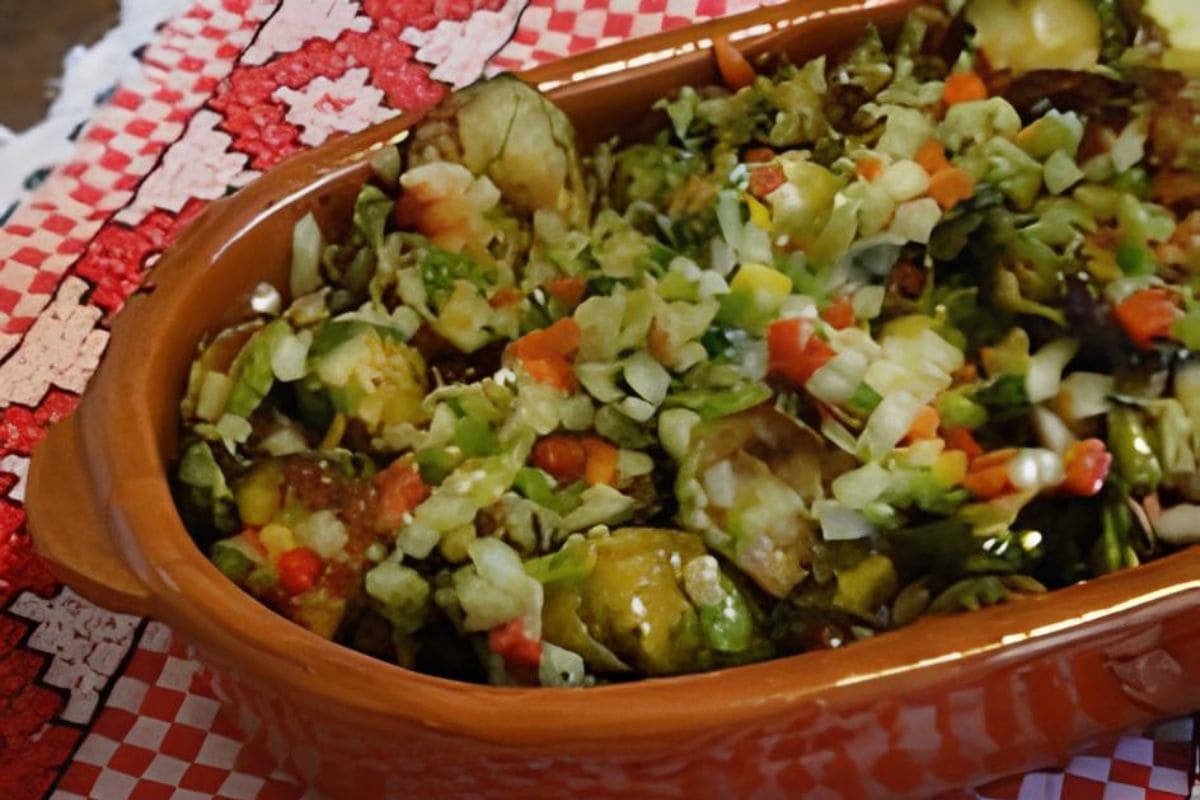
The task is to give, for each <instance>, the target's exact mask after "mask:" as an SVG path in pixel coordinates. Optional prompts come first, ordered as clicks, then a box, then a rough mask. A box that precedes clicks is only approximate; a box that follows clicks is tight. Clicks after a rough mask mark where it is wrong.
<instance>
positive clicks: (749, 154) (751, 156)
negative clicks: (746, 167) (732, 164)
mask: <svg viewBox="0 0 1200 800" xmlns="http://www.w3.org/2000/svg"><path fill="white" fill-rule="evenodd" d="M774 160H775V151H774V150H772V149H771V148H769V147H751V148H750V149H749V150H747V151H746V154H745V155H743V156H742V161H744V162H746V163H747V164H765V163H766V162H768V161H774Z"/></svg>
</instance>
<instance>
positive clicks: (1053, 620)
mask: <svg viewBox="0 0 1200 800" xmlns="http://www.w3.org/2000/svg"><path fill="white" fill-rule="evenodd" d="M851 2H852V0H800V2H793V3H790V4H785V5H783V6H775V7H771V8H766V9H761V10H759V11H755V12H750V13H748V14H745V15H741V16H739V17H734V18H728V19H725V20H720V21H717V22H714V23H709V24H706V25H703V26H700V29H699V31H700V33H701V34H702V35H705V36H712V35H717V34H719V33H729V32H731V31H734V32H736V31H743V32H744V31H747V30H755V31H758V30H761V26H763V25H768V26H778V25H779V24H780V22H781V21H786V24H788V25H793V24H795V25H802V24H804V23H803V21H804V20H805V19H807V18H812V17H813V16H814V15H816V16H822V15H827V14H837V13H843V12H846V10H847V9H848V8H849V6H850V3H851ZM906 4H911V3H910V0H891V1H890V2H887V1H885V2H878V1H877V2H874V3H868V4H867V5H868V7H869V8H870V9H885V10H886V9H887V8H892V9H894V8H895V7H896V6H897V5H906ZM696 38H697V31H695V30H693V31H676V32H673V33H671V34H666V35H661V36H656V37H648V38H647V39H646V40H642V41H639V42H632V43H626V44H623V45H620V46H618V47H616V48H613V49H612V50H610V51H603V52H602V51H597V52H595V53H590V54H588V56H587V57H586V59H585V60H583V61H581V62H580V61H577V62H575V63H572V62H570V61H568V62H565V63H563V64H560V65H558V66H557V67H556V68H543V69H540V70H535V71H533V72H532V73H531V74H530V75H529V76H528V78H529V79H530V80H535V81H540V82H546V81H555V80H564V79H569V77H570V75H571V70H576V71H579V70H578V68H579V67H580V64H582V65H583V69H588V68H591V67H592V66H595V65H596V64H603V63H609V62H612V61H620V60H624V59H627V58H630V57H633V56H634V55H636V54H637V53H639V52H648V51H650V50H652V49H658V50H670V49H671V48H680V47H683V46H685V45H686V43H688V42H692V41H694V40H695V39H696ZM633 77H636V75H633V74H631V73H626V74H625V75H624V76H623V79H626V80H628V79H632V78H633ZM599 80H605V79H604V78H600V79H599ZM567 88H568V90H570V91H576V90H577V89H578V87H574V86H569V85H568V87H567ZM413 119H414V118H413V117H411V116H409V117H402V118H399V119H396V120H392V121H389V122H387V123H384V124H383V125H381V126H378V127H376V128H373V129H371V130H369V131H366V132H364V133H362V134H358V135H355V136H350V137H346V138H344V139H341V140H339V141H336V142H333V143H331V144H328V145H326V146H324V147H321V148H318V149H317V150H314V151H311V152H309V153H306V154H303V155H300V156H298V157H295V158H293V159H291V160H289V161H288V162H286V163H285V164H283V165H282V166H280V167H279V168H277V169H276V170H274V171H273V172H272V173H271V174H270V175H269V176H267V177H266V178H262V179H259V180H258V181H255V182H254V183H252V184H251V185H250V186H248V187H247V188H245V189H243V190H242V191H240V192H239V193H238V194H236V195H234V196H232V197H230V198H227V199H224V200H221V201H219V202H216V203H214V204H213V205H212V206H211V207H210V208H209V209H208V210H207V211H206V212H205V213H204V214H203V215H202V217H201V219H200V220H198V221H197V222H196V223H194V224H193V226H192V227H191V228H190V229H189V230H188V231H187V232H186V233H185V234H184V236H183V237H182V238H181V240H180V241H179V242H178V243H177V244H176V245H175V246H174V247H173V248H172V249H171V251H170V252H169V253H168V254H167V255H166V256H165V257H164V258H163V260H162V263H161V264H160V265H159V266H158V267H157V268H156V270H155V273H154V275H153V284H154V286H153V291H152V293H150V295H149V296H138V297H135V298H133V299H132V300H131V301H130V303H129V305H128V307H127V308H126V310H125V311H124V312H122V314H121V315H119V316H118V318H117V319H116V321H115V324H114V330H113V336H112V341H111V345H110V348H109V352H108V355H107V357H106V360H105V363H104V365H103V366H102V368H101V370H100V372H99V373H98V376H97V378H96V380H95V382H94V385H93V386H92V387H91V389H90V390H89V392H88V394H87V395H86V396H85V398H84V401H83V403H82V405H81V408H80V411H79V413H78V414H77V415H76V416H75V417H73V418H71V419H70V420H68V421H67V422H66V423H64V424H63V425H61V426H60V429H59V430H56V431H54V432H53V433H52V434H51V438H52V439H54V438H55V437H56V436H57V439H56V444H55V445H48V446H47V448H46V454H45V455H44V456H43V457H42V458H40V459H39V458H38V457H36V456H35V459H34V469H33V473H34V474H33V476H32V477H31V492H30V502H29V508H30V518H31V527H32V528H33V530H34V536H35V541H36V542H37V544H38V546H39V548H40V549H42V550H43V551H46V552H48V553H49V557H50V559H51V561H52V562H55V563H56V564H57V565H58V566H59V568H60V569H61V570H62V571H63V572H64V573H65V574H69V575H71V576H72V579H73V580H72V582H78V583H79V584H81V585H86V586H88V587H89V588H90V589H91V590H92V591H91V594H93V595H94V596H96V597H97V599H99V600H101V601H102V602H104V601H106V600H107V601H109V602H110V603H111V604H112V605H115V606H124V607H126V608H129V609H131V610H136V611H139V612H143V613H148V614H150V615H152V616H155V617H157V618H160V619H162V620H164V621H165V622H167V623H168V624H170V625H172V626H173V627H175V628H177V629H178V630H179V631H181V632H182V633H183V634H184V636H185V638H186V639H187V640H188V641H189V642H190V643H192V644H194V645H195V646H196V647H197V648H198V649H199V650H200V651H201V652H202V653H206V654H217V655H219V656H220V657H221V658H222V659H225V660H226V661H228V662H229V663H232V664H234V665H236V666H237V668H239V669H242V670H245V671H247V672H251V673H256V674H258V675H259V676H260V677H262V678H263V679H264V680H267V681H271V682H274V683H275V684H277V685H278V686H279V687H280V690H281V693H282V694H285V696H286V694H287V693H289V692H295V693H296V694H297V695H307V696H309V697H314V696H315V697H316V698H317V699H318V700H319V701H320V702H322V703H323V704H324V705H325V706H326V707H327V708H328V710H329V713H330V714H334V715H336V714H338V713H339V710H340V709H347V712H346V713H347V715H350V714H356V715H357V714H361V713H366V714H368V715H370V714H375V715H379V716H386V717H397V716H398V717H405V718H409V719H412V720H414V721H416V722H419V723H421V724H423V725H424V726H426V727H428V728H431V729H436V730H440V731H442V732H444V733H447V734H453V735H461V736H466V737H470V738H473V739H477V740H481V741H490V742H495V743H499V744H502V745H508V746H514V747H534V746H536V747H537V748H539V751H540V752H544V753H546V754H547V755H550V754H553V753H555V752H556V751H559V750H560V749H562V748H567V747H570V748H574V750H575V751H576V752H578V751H579V750H580V749H581V748H583V749H587V748H592V747H595V748H604V747H610V746H611V745H612V744H613V743H614V742H625V743H629V742H631V741H635V740H638V739H653V738H658V737H663V736H671V735H673V734H680V733H682V732H684V731H691V732H695V731H697V730H700V731H703V730H708V729H713V730H715V729H717V728H720V727H724V726H730V725H735V724H738V723H743V722H748V721H760V722H766V721H769V720H771V719H772V718H774V717H776V716H777V715H778V714H779V713H780V711H781V710H785V709H791V708H795V707H797V706H798V705H800V704H805V703H809V704H817V705H820V706H821V707H824V708H839V707H840V708H850V707H859V706H862V705H864V704H869V703H872V702H875V701H878V700H881V699H884V698H886V696H887V695H888V694H889V693H890V692H891V691H894V690H895V687H896V686H897V685H898V684H897V683H895V681H896V680H901V679H902V680H903V681H904V683H903V686H904V690H905V691H915V690H916V689H918V688H919V687H921V686H927V685H931V684H933V683H935V682H938V681H942V680H945V679H946V676H947V674H948V673H953V674H954V675H956V676H959V677H964V676H968V675H970V674H973V673H977V672H978V671H980V670H983V669H985V668H991V667H994V666H995V665H996V664H997V662H998V661H1004V662H1011V661H1021V660H1025V659H1029V658H1032V657H1033V656H1035V655H1036V654H1039V653H1042V652H1044V651H1045V650H1046V649H1048V648H1056V647H1061V646H1063V645H1065V644H1066V643H1068V642H1069V641H1073V640H1076V639H1079V638H1085V637H1090V636H1094V635H1097V628H1098V627H1099V626H1101V625H1102V624H1105V623H1108V624H1111V619H1112V617H1113V616H1114V615H1117V614H1122V615H1129V621H1130V622H1131V623H1133V622H1136V620H1137V619H1139V618H1142V617H1143V616H1144V615H1148V614H1151V613H1155V614H1157V613H1161V612H1162V610H1163V608H1164V607H1170V608H1177V607H1183V606H1185V605H1194V604H1196V602H1197V599H1196V598H1197V597H1200V550H1198V549H1196V548H1192V549H1188V550H1184V551H1181V552H1178V553H1176V554H1174V555H1171V556H1168V557H1166V558H1163V559H1160V560H1158V561H1155V562H1152V563H1150V564H1147V565H1145V566H1142V567H1138V568H1136V569H1133V570H1128V571H1125V572H1122V573H1118V574H1115V575H1111V576H1106V577H1104V578H1100V579H1098V580H1094V581H1090V582H1087V583H1083V584H1079V585H1076V586H1072V587H1069V588H1066V589H1061V590H1058V591H1056V592H1053V593H1051V594H1050V595H1047V596H1045V597H1036V598H1032V599H1029V600H1025V601H1022V602H1014V603H1011V604H1007V605H1002V606H998V607H994V608H991V609H985V610H982V611H977V612H971V613H970V614H969V615H964V616H952V617H940V618H930V619H925V620H922V621H921V622H919V623H918V624H916V625H914V626H911V627H909V628H906V629H903V630H900V631H897V632H892V633H887V634H883V635H881V636H878V637H875V638H873V639H869V640H866V641H863V642H859V643H856V644H855V645H853V647H850V648H848V649H844V650H832V651H820V652H812V653H806V654H802V655H798V656H791V657H787V658H781V659H776V660H772V661H767V662H761V663H758V664H752V665H748V666H742V667H736V668H729V669H724V670H719V671H713V672H707V673H699V674H693V675H685V676H679V677H671V678H658V679H651V680H643V681H637V682H632V683H627V684H614V685H609V686H603V687H596V688H591V689H587V690H583V691H577V690H564V689H542V688H496V687H488V686H477V685H473V684H464V683H459V682H455V681H451V680H447V679H442V678H437V677H433V676H429V675H423V674H418V673H415V672H411V671H408V670H404V669H401V668H399V667H396V666H393V665H389V664H386V663H384V662H381V661H378V660H375V659H373V658H371V657H369V656H366V655H364V654H361V653H358V652H356V651H353V650H351V649H349V648H347V647H342V646H339V645H335V644H332V643H330V642H328V641H326V640H324V639H321V638H320V637H318V636H316V635H314V634H311V633H309V632H308V631H306V630H304V629H302V628H300V627H299V626H296V625H294V624H292V623H291V622H289V621H287V620H286V619H284V618H283V617H280V616H278V615H276V614H275V613H274V612H272V611H270V610H269V609H267V608H266V607H265V606H263V605H260V604H259V603H258V602H256V601H255V600H254V599H253V598H251V597H250V596H249V595H247V594H244V593H243V592H241V591H240V590H238V589H236V587H235V586H234V585H233V584H232V583H230V582H229V581H228V580H227V579H226V578H225V577H224V576H223V575H222V574H221V573H220V572H218V571H217V569H216V568H215V567H213V566H212V564H211V563H210V562H209V561H208V560H207V559H206V558H205V557H204V556H203V555H202V554H201V552H200V551H199V549H198V548H197V547H196V545H195V544H194V543H193V541H192V539H191V538H190V536H189V535H188V533H187V531H186V530H185V529H184V527H183V525H182V523H181V521H180V520H179V518H178V514H177V513H176V511H175V506H174V503H173V501H172V497H171V494H170V490H169V487H168V481H167V474H166V465H165V464H164V462H163V459H162V457H161V453H162V449H163V442H164V441H170V437H171V436H172V434H171V433H170V432H169V431H168V430H166V429H165V428H164V426H166V425H175V424H177V420H175V419H172V420H170V421H168V422H164V421H161V420H157V421H153V424H152V423H151V422H147V421H151V420H153V417H152V413H151V410H150V407H149V403H148V400H147V398H146V392H145V391H144V388H143V387H146V386H149V385H153V384H155V383H161V381H162V380H163V379H162V378H161V377H156V375H161V374H162V372H161V370H164V369H165V370H166V372H167V373H168V374H173V373H172V372H171V369H170V367H171V366H172V365H169V364H165V362H164V358H165V355H164V353H163V349H164V347H163V345H162V343H161V341H160V340H159V339H158V338H156V337H155V335H154V331H155V329H156V327H158V326H160V325H161V322H157V320H162V319H175V318H176V316H175V315H178V314H186V313H187V310H188V309H187V303H188V298H189V296H192V295H193V293H195V292H202V291H203V290H204V283H205V279H206V271H205V269H203V268H201V267H202V266H203V265H207V264H211V263H214V262H216V261H218V260H219V259H220V257H221V254H222V252H223V251H224V250H225V249H226V248H227V247H229V246H230V245H231V243H233V242H234V241H235V240H236V239H238V238H239V237H240V236H241V235H242V231H243V230H244V229H246V228H247V227H250V226H253V225H254V224H255V221H256V220H260V219H262V218H263V217H265V216H266V215H269V214H270V213H272V212H273V211H274V210H278V209H280V208H282V207H284V206H286V205H287V204H288V202H289V199H290V198H292V197H294V196H296V195H297V194H298V193H305V192H311V191H312V190H313V188H314V187H315V186H320V185H322V184H327V183H329V182H333V181H337V180H338V179H339V177H343V176H345V175H346V174H347V172H352V171H354V170H355V169H361V163H362V160H363V158H364V153H366V152H368V151H369V150H370V149H372V148H374V147H377V146H379V145H380V144H382V143H385V142H387V141H390V140H394V139H395V138H396V137H398V136H400V135H402V133H403V131H404V129H405V128H406V127H407V126H408V125H409V124H411V122H412V120H413ZM176 366H177V365H176ZM177 392H178V390H176V394H175V395H172V396H178V395H177ZM156 426H157V427H156ZM117 438H119V439H120V440H121V442H122V444H121V451H122V453H123V459H122V461H121V463H119V464H118V463H115V462H114V459H113V458H112V456H111V450H112V448H111V444H112V443H113V441H115V439H117ZM72 444H81V445H82V448H83V454H84V458H83V459H80V458H79V456H78V451H77V450H75V449H72V448H71V447H70V445H72ZM69 459H73V462H70V463H75V466H73V467H72V466H69ZM80 461H83V462H85V464H82V465H81V464H79V463H78V462H80ZM52 462H53V463H52ZM61 470H74V473H72V474H75V475H77V477H78V478H80V479H81V480H82V481H83V482H85V483H86V484H87V487H86V489H85V491H84V492H83V493H82V494H76V495H73V496H70V497H65V496H64V494H63V490H60V489H57V488H56V487H54V486H52V484H56V483H58V482H60V481H61V480H62V478H61V475H62V474H63V473H62V472H61ZM65 502H75V503H79V504H81V505H80V508H79V509H75V511H80V509H82V507H83V506H90V507H91V509H92V513H93V517H94V518H93V519H92V520H91V522H92V523H94V524H84V525H80V526H77V528H76V530H75V531H74V532H73V534H72V535H78V537H79V538H78V539H76V544H74V545H73V547H74V548H75V551H71V550H70V547H69V546H67V545H63V544H61V543H60V542H56V541H54V540H55V539H56V536H55V533H54V532H55V530H56V529H57V528H58V527H60V526H64V525H65V524H66V522H67V521H68V520H70V519H72V518H73V517H71V516H66V515H64V512H63V511H62V508H61V506H62V505H63V504H64V503H65ZM81 513H82V512H81ZM77 516H78V515H77ZM83 517H84V521H85V523H87V521H88V520H87V514H86V513H84V514H83ZM89 547H95V548H96V549H95V551H94V552H95V558H90V559H82V560H88V561H89V566H87V567H78V568H73V567H72V566H71V564H72V563H78V562H79V561H80V560H81V559H80V558H79V556H78V555H73V554H72V552H76V553H77V552H82V551H83V550H84V549H86V548H89ZM101 550H107V551H108V552H107V553H101V552H100V551H101ZM247 631H249V632H252V633H250V634H247V633H246V632H247ZM889 687H890V688H889Z"/></svg>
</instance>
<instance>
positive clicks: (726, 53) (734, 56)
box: [713, 36, 755, 92]
mask: <svg viewBox="0 0 1200 800" xmlns="http://www.w3.org/2000/svg"><path fill="white" fill-rule="evenodd" d="M713 55H715V56H716V57H717V71H719V72H720V73H721V82H722V83H724V84H725V85H726V86H728V87H729V88H730V89H733V90H734V91H735V92H736V91H737V90H738V89H742V88H744V87H746V86H749V85H750V84H752V83H754V77H755V73H754V67H752V66H750V62H749V61H747V60H746V57H745V56H744V55H742V51H741V50H738V49H737V48H736V47H734V46H733V44H731V43H730V41H729V37H728V36H714V37H713Z"/></svg>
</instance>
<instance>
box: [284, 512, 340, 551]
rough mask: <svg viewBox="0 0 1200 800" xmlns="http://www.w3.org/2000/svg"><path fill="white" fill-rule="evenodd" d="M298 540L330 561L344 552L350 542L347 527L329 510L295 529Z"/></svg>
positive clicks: (310, 517) (315, 515)
mask: <svg viewBox="0 0 1200 800" xmlns="http://www.w3.org/2000/svg"><path fill="white" fill-rule="evenodd" d="M293 533H295V534H296V539H297V541H299V542H300V543H301V544H302V545H304V546H305V547H307V548H309V549H310V550H312V551H313V552H314V553H316V554H317V555H319V556H320V557H321V558H324V559H330V558H333V557H334V556H336V555H338V554H339V553H341V552H342V549H343V548H344V547H345V546H346V543H347V542H349V541H350V534H349V533H348V532H347V530H346V526H345V525H344V524H343V523H342V521H341V520H340V519H338V517H337V515H336V514H334V513H333V512H332V511H330V510H329V509H321V510H320V511H317V512H316V513H314V514H312V515H311V516H309V518H308V519H306V520H304V521H303V522H301V523H300V524H298V525H296V526H295V527H294V528H293Z"/></svg>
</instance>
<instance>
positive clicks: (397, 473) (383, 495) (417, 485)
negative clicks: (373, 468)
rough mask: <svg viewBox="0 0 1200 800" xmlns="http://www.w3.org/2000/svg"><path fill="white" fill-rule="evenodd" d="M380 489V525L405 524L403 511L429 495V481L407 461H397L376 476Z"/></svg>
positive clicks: (378, 512) (378, 515) (376, 484)
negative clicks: (426, 481) (422, 477)
mask: <svg viewBox="0 0 1200 800" xmlns="http://www.w3.org/2000/svg"><path fill="white" fill-rule="evenodd" d="M375 488H376V490H377V491H378V500H377V501H376V503H377V506H376V508H377V510H376V518H375V521H376V525H378V526H379V527H380V528H384V529H390V528H398V527H400V526H401V525H403V524H404V515H405V514H407V513H408V512H410V511H412V510H413V509H414V508H416V507H417V506H419V505H420V504H421V503H422V502H424V500H425V498H427V497H429V493H430V489H429V485H428V484H427V483H425V481H423V480H421V473H420V472H418V471H417V469H416V467H414V466H413V465H412V464H411V463H410V462H408V461H395V462H393V463H392V465H391V466H389V467H388V468H387V469H385V470H384V471H383V472H380V473H379V474H378V475H376V476H375Z"/></svg>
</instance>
